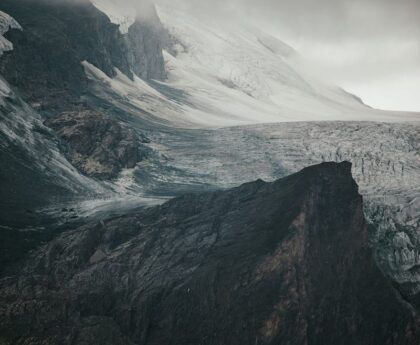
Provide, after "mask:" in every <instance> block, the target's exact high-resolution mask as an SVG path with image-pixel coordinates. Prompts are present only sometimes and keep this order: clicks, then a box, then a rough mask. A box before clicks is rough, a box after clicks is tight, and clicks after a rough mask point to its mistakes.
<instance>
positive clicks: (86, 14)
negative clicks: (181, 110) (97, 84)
mask: <svg viewBox="0 0 420 345" xmlns="http://www.w3.org/2000/svg"><path fill="white" fill-rule="evenodd" d="M0 10H2V11H5V12H6V13H8V14H10V15H11V16H13V17H14V18H15V19H16V20H17V21H18V22H19V23H20V24H21V26H22V28H23V31H18V30H12V31H10V32H8V33H7V35H6V38H7V39H8V40H9V41H10V42H12V43H13V45H14V48H15V49H14V50H13V51H11V52H8V53H7V54H5V55H4V57H3V58H2V60H1V61H0V74H2V75H3V76H4V77H5V79H6V80H7V81H8V82H10V83H11V84H12V85H14V86H16V87H18V88H19V90H20V91H21V92H22V93H23V96H24V99H25V100H27V101H30V102H32V103H33V104H36V105H38V106H39V107H41V109H42V110H47V111H48V110H51V108H54V109H63V108H64V109H65V110H68V106H69V104H71V103H72V102H74V101H75V100H77V99H78V98H79V97H80V96H81V95H83V94H84V93H86V92H87V78H86V76H85V73H84V70H83V67H82V65H81V62H82V61H85V60H86V61H88V62H90V63H91V64H93V65H95V66H96V67H98V68H99V69H101V70H102V71H103V72H105V73H106V74H107V75H108V76H114V75H115V70H114V68H118V69H119V70H121V71H122V72H123V73H125V74H126V75H127V76H129V77H132V76H133V74H132V72H135V73H137V74H138V75H139V76H142V77H145V78H153V79H163V78H165V76H166V74H165V69H164V64H163V57H162V49H161V47H160V43H159V40H156V35H154V36H151V37H149V38H146V36H148V35H149V34H150V33H151V32H154V30H155V29H154V28H155V27H156V26H158V25H159V22H157V23H153V25H152V24H149V23H139V22H137V23H135V24H134V26H133V28H132V29H130V31H129V33H128V34H127V35H123V34H121V32H120V31H119V30H118V26H117V25H115V24H112V23H111V22H110V20H109V18H108V17H107V16H106V15H105V14H104V13H102V12H100V11H99V10H98V9H97V8H96V7H94V6H93V5H92V4H91V3H90V2H89V1H76V2H75V1H50V0H40V1H31V0H4V1H2V2H1V4H0ZM151 61H153V63H152V62H151Z"/></svg>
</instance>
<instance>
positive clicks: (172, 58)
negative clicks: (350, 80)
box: [85, 0, 420, 128]
mask: <svg viewBox="0 0 420 345" xmlns="http://www.w3.org/2000/svg"><path fill="white" fill-rule="evenodd" d="M93 1H94V3H95V4H96V5H97V6H98V7H100V6H105V4H107V5H106V6H107V8H106V9H103V11H104V12H106V13H107V14H108V16H109V17H110V18H111V17H114V16H115V18H114V21H115V22H122V21H125V19H124V18H126V16H125V15H124V14H118V11H117V9H118V8H116V9H113V8H112V6H111V4H112V3H113V1H112V0H93ZM115 6H116V5H115ZM103 8H104V7H103ZM157 12H158V15H159V17H160V20H161V22H162V24H163V26H164V27H165V29H166V30H167V31H168V32H169V34H170V37H171V43H170V44H169V46H168V47H167V49H166V50H165V51H164V58H165V63H166V69H167V73H168V79H167V80H166V81H165V82H152V83H150V85H149V87H148V86H147V84H146V83H145V82H139V80H137V79H136V80H134V82H133V81H131V80H130V79H128V78H123V77H122V76H121V74H118V75H117V77H116V78H115V79H114V80H110V78H108V80H107V81H106V82H107V83H109V84H110V86H111V88H112V89H113V90H114V91H115V92H116V93H117V94H121V93H123V94H124V95H125V97H126V99H127V101H129V102H131V104H132V105H133V106H135V107H137V108H138V109H139V110H140V111H144V110H146V111H148V112H149V113H150V114H152V115H154V116H155V117H156V118H157V119H161V120H162V121H163V122H165V123H167V121H168V119H169V121H170V122H171V124H172V126H177V127H195V128H211V127H213V128H215V127H216V128H217V127H228V126H235V125H249V124H258V123H276V122H294V121H383V122H403V121H420V115H419V114H413V113H402V112H401V113H398V112H389V111H388V112H387V111H380V110H375V109H371V108H369V107H367V106H366V105H364V104H363V103H362V102H361V101H360V100H359V99H357V97H355V96H353V95H351V94H348V93H346V92H345V91H344V90H342V89H340V88H339V87H336V86H334V85H329V84H328V83H325V82H322V81H320V80H319V79H318V77H315V74H314V73H311V72H310V71H308V70H307V68H303V67H301V64H298V63H297V61H298V60H300V57H299V58H297V57H298V55H297V53H296V52H295V51H294V50H293V49H292V48H291V47H289V46H288V45H287V44H285V43H283V42H281V41H280V40H278V39H277V38H275V37H272V36H270V35H268V34H266V33H264V32H261V31H259V30H257V29H255V28H253V27H250V26H248V25H246V24H239V23H235V24H232V25H227V24H222V23H220V22H217V23H214V22H211V21H206V19H205V18H197V17H196V16H194V15H192V14H190V13H188V12H186V11H185V10H179V9H177V8H175V7H171V6H168V5H165V6H161V5H160V6H158V7H157ZM85 67H86V66H85ZM87 67H88V69H89V70H90V72H89V71H88V73H91V74H93V75H96V76H98V74H99V73H98V71H97V70H95V68H92V67H93V66H87ZM101 79H102V81H104V80H105V79H107V77H106V76H105V75H102V76H101Z"/></svg>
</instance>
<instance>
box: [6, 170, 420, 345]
mask: <svg viewBox="0 0 420 345" xmlns="http://www.w3.org/2000/svg"><path fill="white" fill-rule="evenodd" d="M350 170H351V166H350V164H349V163H341V164H335V163H324V164H321V165H318V166H314V167H310V168H307V169H304V170H303V171H301V172H300V173H298V174H295V175H292V176H289V177H287V178H284V179H281V180H278V181H276V182H274V183H265V182H263V181H261V180H260V181H256V182H253V183H248V184H245V185H243V186H241V187H238V188H235V189H232V190H229V191H222V192H213V193H206V194H197V195H186V196H183V197H180V198H177V199H174V200H172V201H170V202H168V203H166V204H164V205H162V206H159V207H154V208H150V209H146V210H140V211H138V212H136V213H133V214H130V215H127V216H123V217H117V218H113V219H109V220H107V221H105V222H101V223H99V224H88V225H86V226H83V227H81V228H78V229H75V230H72V231H67V232H65V233H63V234H62V235H60V236H58V237H57V238H56V239H55V240H53V241H51V242H49V243H47V244H46V245H44V246H42V247H40V248H39V249H38V250H36V251H34V252H32V253H31V254H30V256H29V257H28V258H27V260H26V261H24V262H23V263H22V265H21V267H19V268H15V270H14V272H19V273H16V274H15V275H14V276H13V275H12V276H9V277H7V278H3V279H2V280H1V281H0V334H1V337H2V341H3V343H5V344H18V343H25V344H41V343H42V344H183V345H185V344H308V343H311V344H322V345H329V344H331V345H332V344H334V345H336V344H348V345H350V344H351V345H353V344H360V345H367V344H369V345H375V344H378V345H379V344H381V345H382V344H395V345H397V344H398V345H408V344H418V342H419V340H420V333H419V331H418V324H417V325H416V323H415V320H414V319H413V316H412V313H411V310H410V309H409V308H408V307H406V304H405V303H403V302H402V299H401V296H400V295H399V294H398V293H397V292H396V291H395V290H394V289H393V288H392V286H391V284H390V282H389V281H387V279H386V278H384V276H383V275H382V274H381V272H380V271H379V269H378V268H377V267H376V264H375V262H374V260H373V259H372V254H371V252H370V250H369V248H368V247H367V246H366V242H367V230H366V223H365V220H364V217H363V210H362V198H361V196H360V195H359V194H358V189H357V185H356V183H355V182H354V180H353V179H352V176H351V172H350Z"/></svg>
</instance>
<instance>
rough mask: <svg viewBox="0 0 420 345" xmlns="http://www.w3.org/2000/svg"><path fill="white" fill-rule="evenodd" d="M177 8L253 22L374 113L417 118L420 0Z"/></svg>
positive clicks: (213, 2)
mask: <svg viewBox="0 0 420 345" xmlns="http://www.w3.org/2000/svg"><path fill="white" fill-rule="evenodd" d="M160 1H162V0H160ZM172 1H174V0H172ZM178 1H183V2H184V3H187V4H188V6H191V7H194V8H195V9H196V10H197V11H203V12H206V13H212V15H214V16H226V17H229V16H232V15H233V14H234V15H236V16H237V17H239V18H242V19H243V20H247V21H252V22H254V23H255V24H257V25H258V26H260V27H262V28H263V29H265V30H267V31H270V32H271V33H272V34H274V35H275V36H277V37H278V38H280V39H282V40H284V41H285V42H287V43H289V44H290V45H292V46H293V47H294V48H296V49H297V50H298V51H299V52H300V54H301V55H302V56H304V57H305V58H306V59H308V60H309V62H310V63H311V64H313V65H314V66H317V68H318V70H319V71H320V72H321V73H322V74H323V75H324V76H325V77H326V78H328V79H329V80H331V81H333V82H334V83H336V84H338V85H340V86H342V87H344V88H345V89H347V90H348V91H350V92H353V93H355V94H357V95H358V96H360V97H362V98H363V100H364V101H365V102H366V103H367V104H369V105H372V106H374V107H376V108H382V109H396V110H414V111H420V0H293V1H292V0H178Z"/></svg>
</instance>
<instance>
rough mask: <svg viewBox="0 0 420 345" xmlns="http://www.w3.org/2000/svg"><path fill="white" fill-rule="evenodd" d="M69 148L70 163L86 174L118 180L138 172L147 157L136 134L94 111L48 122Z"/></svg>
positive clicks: (77, 112) (76, 113)
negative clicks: (121, 174) (126, 173)
mask: <svg viewBox="0 0 420 345" xmlns="http://www.w3.org/2000/svg"><path fill="white" fill-rule="evenodd" d="M46 125H47V126H49V127H51V128H52V129H53V130H54V131H55V132H56V133H57V135H58V136H59V137H60V138H61V139H62V140H63V141H64V142H65V143H66V144H67V146H68V148H67V150H66V151H67V156H68V158H69V160H70V162H71V163H72V164H73V165H74V166H75V167H76V168H78V169H79V170H80V171H81V172H83V173H84V174H86V175H88V176H91V177H97V178H102V179H110V178H114V177H116V176H117V175H118V173H119V172H120V171H121V170H122V169H124V168H130V169H131V168H134V167H135V166H136V164H137V163H138V162H140V161H141V160H143V159H144V158H145V157H146V155H147V151H148V149H147V147H145V146H144V145H142V144H141V143H140V142H139V140H138V139H137V136H136V134H135V133H134V131H132V130H130V129H128V128H125V127H123V126H122V125H121V124H119V123H118V122H117V121H115V120H113V119H111V118H108V117H106V116H104V115H102V114H100V113H98V112H94V111H91V110H80V111H73V112H64V113H61V114H60V115H58V116H56V117H53V118H51V119H49V120H48V121H46Z"/></svg>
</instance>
